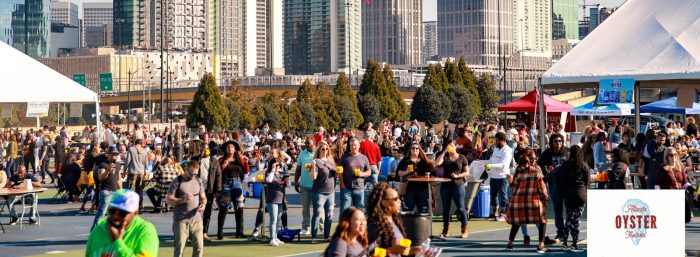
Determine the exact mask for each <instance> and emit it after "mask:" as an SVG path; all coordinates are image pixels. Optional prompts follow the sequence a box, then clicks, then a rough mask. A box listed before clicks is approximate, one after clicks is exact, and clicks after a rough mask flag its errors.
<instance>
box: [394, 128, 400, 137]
mask: <svg viewBox="0 0 700 257" xmlns="http://www.w3.org/2000/svg"><path fill="white" fill-rule="evenodd" d="M400 136H401V127H396V128H395V129H394V138H398V137H400Z"/></svg>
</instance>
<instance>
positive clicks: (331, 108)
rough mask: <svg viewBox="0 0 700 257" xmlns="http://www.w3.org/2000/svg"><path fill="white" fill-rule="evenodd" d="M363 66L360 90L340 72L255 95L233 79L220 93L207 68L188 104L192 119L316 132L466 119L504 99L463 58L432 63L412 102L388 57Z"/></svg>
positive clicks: (485, 115) (492, 112)
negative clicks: (333, 81)
mask: <svg viewBox="0 0 700 257" xmlns="http://www.w3.org/2000/svg"><path fill="white" fill-rule="evenodd" d="M366 67H367V68H366V70H365V74H364V75H363V77H362V82H361V84H360V85H359V88H358V90H357V93H355V92H353V90H352V86H351V85H350V80H349V78H348V76H347V75H346V74H345V73H342V72H341V73H340V75H339V76H338V79H337V81H336V86H335V87H334V88H331V87H330V86H329V85H328V84H326V83H325V82H318V83H316V84H313V83H312V82H311V81H309V80H308V79H307V80H305V81H304V82H303V83H302V84H301V85H300V86H299V88H298V89H297V92H296V94H293V93H292V92H291V91H289V90H287V91H284V92H283V93H281V94H277V93H274V92H269V93H266V94H265V95H263V96H261V97H255V96H254V95H253V93H252V89H251V88H249V87H244V86H241V85H240V84H238V83H237V82H235V83H234V85H233V86H232V89H231V90H230V91H227V92H226V95H225V96H222V94H221V92H220V91H219V88H218V87H217V85H216V79H215V78H214V76H213V74H211V73H210V74H206V75H205V76H204V77H203V78H202V80H201V82H200V84H199V87H198V89H197V92H196V93H195V95H194V98H193V100H192V104H191V105H190V107H189V109H188V113H187V126H189V127H197V126H199V125H200V124H204V125H206V126H207V127H211V128H218V129H243V128H248V129H252V128H259V127H262V126H263V125H264V124H268V126H269V127H270V128H271V129H280V130H289V131H314V130H315V129H316V128H318V127H324V128H326V129H328V130H331V129H355V128H359V127H360V126H361V125H363V124H366V123H367V122H372V123H373V124H379V123H380V122H381V120H383V119H388V120H391V121H403V120H406V119H408V118H410V119H417V120H419V121H422V122H426V123H432V124H436V123H439V122H442V121H444V120H449V121H450V122H452V123H458V124H464V123H466V122H468V121H470V120H475V119H480V120H486V121H491V120H493V119H495V117H496V108H497V107H498V101H499V99H498V96H497V93H496V88H495V85H494V81H493V80H492V79H491V77H490V76H487V75H481V76H478V77H477V76H475V75H474V72H473V70H472V69H470V68H469V67H468V66H467V64H466V62H465V60H464V58H463V57H462V58H460V59H459V61H458V62H453V61H448V62H447V63H445V67H442V65H440V64H436V65H432V64H431V65H429V66H428V72H427V74H426V76H425V79H424V80H423V84H422V86H421V87H420V88H419V89H418V91H417V92H416V94H415V96H414V97H413V102H412V104H411V107H410V108H409V106H408V105H407V104H406V102H405V101H404V99H403V98H402V97H401V94H400V92H399V89H398V86H397V83H396V81H395V79H394V75H393V74H394V73H393V71H392V69H391V66H390V65H389V64H385V65H384V66H382V65H381V64H379V63H378V62H376V61H373V60H370V61H369V62H368V63H367V66H366Z"/></svg>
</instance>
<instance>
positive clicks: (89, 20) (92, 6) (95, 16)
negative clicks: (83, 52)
mask: <svg viewBox="0 0 700 257" xmlns="http://www.w3.org/2000/svg"><path fill="white" fill-rule="evenodd" d="M113 7H114V6H113V4H112V3H83V46H87V47H100V46H109V45H112V28H113V26H112V24H113V22H114V18H113V16H112V12H113Z"/></svg>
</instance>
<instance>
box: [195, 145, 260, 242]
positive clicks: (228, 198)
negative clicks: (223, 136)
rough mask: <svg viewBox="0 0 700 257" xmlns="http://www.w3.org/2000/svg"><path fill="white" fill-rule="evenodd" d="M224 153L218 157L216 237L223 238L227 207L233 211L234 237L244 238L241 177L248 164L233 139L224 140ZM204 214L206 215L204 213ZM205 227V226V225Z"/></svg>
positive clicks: (246, 170) (243, 175) (245, 171)
mask: <svg viewBox="0 0 700 257" xmlns="http://www.w3.org/2000/svg"><path fill="white" fill-rule="evenodd" d="M222 148H223V150H224V155H223V156H222V157H221V158H219V164H220V165H221V181H222V182H223V186H222V191H221V197H220V198H219V204H218V205H219V217H218V218H219V219H218V221H219V222H218V224H217V225H218V227H217V232H216V237H217V238H218V239H219V240H221V239H223V238H224V223H225V222H226V215H227V214H228V211H229V209H233V210H234V212H235V220H236V234H235V237H236V238H245V237H246V236H245V235H244V234H243V203H244V200H245V198H244V197H243V189H242V185H243V179H244V178H245V174H247V173H248V171H249V170H248V165H247V163H246V161H245V160H244V159H243V157H242V156H241V154H240V151H239V150H240V146H239V145H238V143H236V142H234V141H229V142H226V143H225V144H224V145H223V146H222ZM205 216H206V215H205ZM205 229H206V227H205Z"/></svg>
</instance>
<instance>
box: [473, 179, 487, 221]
mask: <svg viewBox="0 0 700 257" xmlns="http://www.w3.org/2000/svg"><path fill="white" fill-rule="evenodd" d="M490 191H491V190H490V188H489V186H481V187H480V188H479V193H478V194H477V195H476V198H474V204H473V206H472V207H473V208H472V215H471V216H472V217H476V218H488V217H489V211H490V209H491V193H490Z"/></svg>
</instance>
